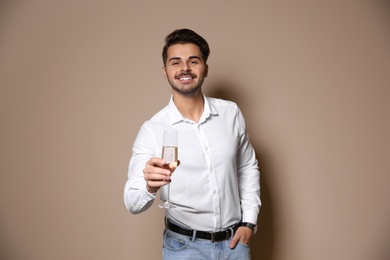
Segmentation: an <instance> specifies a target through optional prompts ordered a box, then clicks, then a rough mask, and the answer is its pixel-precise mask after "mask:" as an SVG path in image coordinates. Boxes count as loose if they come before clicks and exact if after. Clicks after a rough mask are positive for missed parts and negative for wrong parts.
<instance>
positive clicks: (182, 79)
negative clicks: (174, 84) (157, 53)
mask: <svg viewBox="0 0 390 260" xmlns="http://www.w3.org/2000/svg"><path fill="white" fill-rule="evenodd" d="M176 78H177V79H178V80H180V81H188V80H192V79H194V78H195V76H193V75H188V74H187V75H180V76H178V77H176Z"/></svg>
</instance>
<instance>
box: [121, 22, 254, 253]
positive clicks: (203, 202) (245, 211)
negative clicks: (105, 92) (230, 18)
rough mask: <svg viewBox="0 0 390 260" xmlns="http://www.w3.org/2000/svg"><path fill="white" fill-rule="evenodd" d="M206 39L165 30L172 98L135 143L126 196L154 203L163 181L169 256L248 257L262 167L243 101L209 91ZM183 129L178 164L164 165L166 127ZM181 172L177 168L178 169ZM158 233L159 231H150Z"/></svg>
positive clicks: (138, 204) (136, 203)
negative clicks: (204, 89) (169, 205)
mask: <svg viewBox="0 0 390 260" xmlns="http://www.w3.org/2000/svg"><path fill="white" fill-rule="evenodd" d="M209 54H210V49H209V45H208V43H207V41H206V40H205V39H204V38H202V37H201V36H200V35H198V34H197V33H195V32H194V31H192V30H189V29H180V30H176V31H174V32H172V33H171V34H169V35H168V36H167V37H166V43H165V46H164V48H163V53H162V58H163V68H162V71H163V74H164V77H165V79H166V80H167V81H168V83H169V85H170V86H171V89H172V95H171V99H170V101H169V103H168V105H167V106H166V107H165V108H163V109H162V110H161V111H159V112H158V113H157V114H156V115H154V116H153V117H152V118H151V119H150V120H148V121H146V122H145V123H144V124H143V125H142V127H141V129H140V130H139V133H138V135H137V138H136V140H135V142H134V145H133V154H132V158H131V160H130V164H129V171H128V181H127V182H126V185H125V190H124V200H125V205H126V207H127V209H128V210H129V211H130V212H132V213H133V214H137V213H140V212H143V211H145V210H147V209H148V208H150V206H151V205H152V204H153V202H154V200H155V199H156V196H157V192H158V191H159V190H160V189H161V193H160V195H161V199H162V200H166V199H167V194H168V192H169V191H168V189H167V186H166V185H167V184H168V183H170V194H169V195H170V201H171V202H172V203H173V204H175V205H176V207H175V208H172V209H167V210H166V212H165V216H166V219H165V223H166V228H165V231H164V238H163V252H162V254H163V259H166V260H167V259H175V260H176V259H219V260H220V259H239V260H243V259H250V249H249V241H250V239H251V236H252V234H254V233H255V230H256V223H257V217H258V214H259V210H260V206H261V201H260V173H259V169H258V164H257V160H256V155H255V152H254V149H253V147H252V145H251V143H250V141H249V137H248V134H247V132H246V128H245V120H244V117H243V115H242V113H241V111H240V109H239V108H238V106H237V105H236V104H235V103H233V102H231V101H226V100H222V99H216V98H211V97H206V96H204V94H203V92H202V85H203V82H204V80H205V78H206V77H207V74H208V70H209V68H208V65H207V59H208V56H209ZM172 129H174V130H177V131H178V140H179V141H178V142H179V145H178V150H179V160H180V163H179V165H178V167H173V168H170V169H164V168H163V165H164V164H165V161H164V160H163V159H161V150H162V137H163V131H164V130H172ZM173 172H175V174H173V175H172V173H173ZM151 234H152V235H155V234H153V233H151Z"/></svg>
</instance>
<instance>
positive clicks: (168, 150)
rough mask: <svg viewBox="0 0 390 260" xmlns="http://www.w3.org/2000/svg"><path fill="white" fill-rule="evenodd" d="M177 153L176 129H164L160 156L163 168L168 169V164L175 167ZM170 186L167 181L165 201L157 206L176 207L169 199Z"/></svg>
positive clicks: (164, 207)
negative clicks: (163, 161) (162, 160)
mask: <svg viewBox="0 0 390 260" xmlns="http://www.w3.org/2000/svg"><path fill="white" fill-rule="evenodd" d="M177 154H178V148H177V131H176V130H169V131H164V138H163V149H162V158H163V159H164V160H165V164H164V165H163V168H166V169H169V168H170V167H169V166H170V165H172V164H173V165H172V166H173V167H176V166H177V160H178V158H177ZM172 166H171V167H172ZM170 187H171V185H170V183H168V194H167V196H168V197H167V201H165V202H164V203H163V204H160V205H158V206H159V208H162V209H170V208H175V207H176V206H175V205H174V204H172V203H171V202H170V201H169V192H170Z"/></svg>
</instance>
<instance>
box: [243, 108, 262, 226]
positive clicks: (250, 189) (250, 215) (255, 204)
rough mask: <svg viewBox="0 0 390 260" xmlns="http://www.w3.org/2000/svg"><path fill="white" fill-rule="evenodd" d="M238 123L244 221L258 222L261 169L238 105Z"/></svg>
mask: <svg viewBox="0 0 390 260" xmlns="http://www.w3.org/2000/svg"><path fill="white" fill-rule="evenodd" d="M237 124H238V127H239V131H240V145H239V147H238V151H237V175H238V183H239V192H240V200H241V208H242V221H243V222H250V223H253V224H256V223H257V217H258V214H259V211H260V207H261V200H260V171H259V167H258V162H257V159H256V153H255V150H254V149H253V147H252V145H251V143H250V141H249V136H248V133H247V132H246V127H245V120H244V117H243V115H242V113H241V111H240V109H239V108H238V107H237Z"/></svg>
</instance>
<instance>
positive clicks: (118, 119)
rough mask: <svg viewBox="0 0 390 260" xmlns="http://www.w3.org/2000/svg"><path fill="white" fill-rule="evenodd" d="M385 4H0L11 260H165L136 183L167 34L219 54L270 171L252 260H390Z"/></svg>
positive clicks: (265, 173)
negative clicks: (136, 207)
mask: <svg viewBox="0 0 390 260" xmlns="http://www.w3.org/2000/svg"><path fill="white" fill-rule="evenodd" d="M389 11H390V8H389V4H388V2H386V1H303V0H302V1H221V0H219V1H193V2H183V1H172V0H166V1H85V0H81V1H1V2H0V87H1V89H0V91H1V92H0V106H1V109H0V119H1V121H0V124H1V128H0V160H1V162H0V170H1V172H0V258H1V259H6V260H51V259H56V260H69V259H74V260H82V259H83V260H84V259H94V260H106V259H118V260H119V259H123V260H124V259H161V239H162V231H163V228H164V224H163V211H162V210H160V209H158V208H157V203H155V204H154V205H153V206H152V208H151V209H150V210H149V211H147V212H145V213H143V214H140V215H135V216H134V215H131V214H130V213H128V212H127V211H126V209H125V206H124V203H123V187H124V184H125V181H126V179H127V167H128V162H129V159H130V156H131V147H132V144H133V141H134V139H135V137H136V134H137V132H138V129H139V127H140V125H141V124H142V123H143V122H144V121H145V120H147V119H149V118H150V117H151V116H152V115H153V114H154V113H155V112H157V111H158V110H159V109H160V108H162V107H163V106H165V105H166V104H167V103H168V101H169V97H170V86H169V85H168V84H167V82H166V81H165V80H164V78H163V76H162V72H161V67H162V61H161V49H162V46H163V44H164V37H165V36H166V35H167V34H168V33H170V32H171V31H173V30H174V29H178V28H191V29H193V30H195V31H196V32H198V33H199V34H201V35H202V36H204V37H205V38H206V39H207V40H208V42H209V44H210V46H211V56H210V59H209V67H210V73H209V77H208V78H207V79H206V81H205V84H204V91H205V93H206V94H207V95H211V96H215V97H220V98H226V99H230V100H233V101H235V102H236V103H238V105H239V106H240V107H241V109H242V111H243V113H244V116H245V118H246V121H247V128H248V132H249V135H250V137H251V140H252V143H253V146H254V147H255V150H256V151H257V157H258V160H259V164H260V170H261V185H262V190H261V192H262V201H263V207H262V209H261V213H260V216H259V222H258V223H259V231H258V234H257V235H256V236H255V237H254V238H253V240H252V254H253V259H256V260H257V259H260V260H329V259H332V260H388V259H390V252H389V249H388V246H389V244H390V225H389V219H390V204H389V199H390V189H389V184H390V174H389V173H390V171H389V169H390V160H389V159H390V158H389V155H390V134H389V133H390V117H389V111H390V73H389V72H390V51H389V46H390V33H389V24H390V21H389V20H390V19H389Z"/></svg>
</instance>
